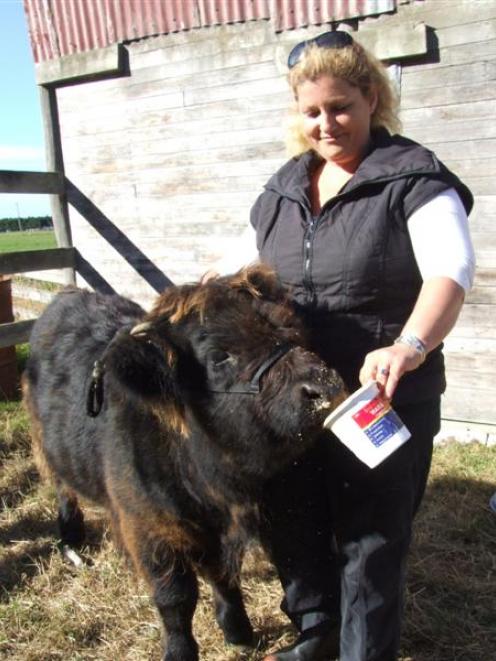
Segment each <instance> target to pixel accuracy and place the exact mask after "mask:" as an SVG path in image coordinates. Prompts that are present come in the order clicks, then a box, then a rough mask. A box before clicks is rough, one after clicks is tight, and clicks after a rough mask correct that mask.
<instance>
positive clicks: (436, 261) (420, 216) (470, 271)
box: [407, 188, 475, 292]
mask: <svg viewBox="0 0 496 661" xmlns="http://www.w3.org/2000/svg"><path fill="white" fill-rule="evenodd" d="M407 227H408V232H409V234H410V239H411V241H412V246H413V252H414V253H415V259H416V260H417V264H418V267H419V270H420V273H421V275H422V278H423V280H424V282H425V280H428V279H429V278H433V277H439V276H444V277H447V278H451V279H452V280H454V281H455V282H457V283H458V284H459V285H460V286H461V287H463V289H464V290H465V292H468V291H469V290H470V288H471V287H472V285H473V282H474V273H475V253H474V248H473V245H472V241H471V239H470V232H469V228H468V218H467V214H466V212H465V207H464V206H463V204H462V201H461V199H460V196H459V195H458V193H457V192H456V190H455V189H454V188H449V189H448V190H446V191H444V192H442V193H439V195H436V197H434V198H432V199H431V200H429V202H426V203H425V204H424V205H422V206H421V207H420V208H419V209H417V210H416V211H414V212H413V213H412V215H411V216H410V217H409V218H408V220H407Z"/></svg>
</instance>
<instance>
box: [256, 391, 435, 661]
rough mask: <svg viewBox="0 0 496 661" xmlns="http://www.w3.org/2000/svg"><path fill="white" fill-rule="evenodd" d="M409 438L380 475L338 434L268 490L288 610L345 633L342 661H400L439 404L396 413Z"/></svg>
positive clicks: (301, 625)
mask: <svg viewBox="0 0 496 661" xmlns="http://www.w3.org/2000/svg"><path fill="white" fill-rule="evenodd" d="M396 411H397V413H398V414H399V416H400V417H401V419H402V420H403V422H404V423H405V424H406V425H407V427H408V428H409V430H410V432H411V435H412V436H411V438H410V439H409V440H408V441H407V442H406V443H405V444H404V445H402V446H401V447H400V448H399V449H398V450H397V451H396V452H394V453H393V454H392V455H391V456H390V457H388V459H386V460H385V461H384V462H383V463H382V464H380V465H379V466H377V467H376V468H374V469H369V468H368V467H367V466H365V464H363V463H362V462H360V461H359V460H358V459H357V458H356V457H355V456H354V455H353V454H352V453H351V452H350V451H349V450H348V449H347V448H346V447H345V446H344V445H343V444H342V443H340V442H339V441H338V440H337V439H336V438H335V437H334V436H333V435H332V434H329V433H327V432H326V433H325V434H323V435H322V437H321V438H320V439H319V440H318V442H317V443H316V445H315V446H314V447H313V448H312V449H311V450H310V451H309V452H307V453H306V454H305V455H304V456H303V457H302V458H301V459H300V460H298V461H297V462H296V463H295V464H294V465H292V466H291V467H290V468H289V470H285V471H284V473H282V474H279V475H278V476H277V477H276V478H274V479H273V480H272V481H271V483H270V484H269V485H268V488H267V491H266V498H265V508H266V528H265V537H266V543H267V545H268V546H269V548H270V550H271V553H272V559H273V561H274V564H275V566H276V568H277V571H278V573H279V577H280V580H281V583H282V586H283V588H284V595H285V596H284V600H283V602H282V605H281V606H282V609H283V610H284V612H285V613H286V614H287V615H288V616H289V618H290V619H291V620H292V621H293V623H294V624H295V626H296V627H297V628H298V629H299V630H300V631H304V630H307V629H310V628H313V627H314V626H316V625H318V626H319V627H326V626H327V625H328V626H329V627H334V626H340V631H341V634H340V640H341V642H340V646H341V650H340V661H395V659H396V658H397V654H398V648H399V638H400V628H401V619H402V610H403V593H404V584H405V563H406V556H407V553H408V549H409V546H410V541H411V536H412V522H413V518H414V516H415V513H416V511H417V509H418V507H419V505H420V502H421V499H422V496H423V493H424V490H425V485H426V482H427V476H428V473H429V468H430V463H431V456H432V444H433V438H434V436H435V435H436V433H437V432H438V431H439V424H440V400H439V398H437V399H435V400H429V401H427V402H422V403H419V404H412V405H406V406H401V407H396Z"/></svg>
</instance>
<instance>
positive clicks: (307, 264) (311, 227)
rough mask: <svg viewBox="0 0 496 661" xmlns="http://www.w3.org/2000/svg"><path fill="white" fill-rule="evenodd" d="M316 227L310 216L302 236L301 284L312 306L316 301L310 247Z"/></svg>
mask: <svg viewBox="0 0 496 661" xmlns="http://www.w3.org/2000/svg"><path fill="white" fill-rule="evenodd" d="M316 226H317V222H316V218H315V217H314V216H311V217H310V220H309V223H308V226H307V229H306V230H305V234H304V236H303V284H304V286H305V288H306V290H307V293H308V299H309V302H310V303H311V304H312V305H313V304H314V303H315V301H316V298H315V290H314V288H313V282H312V247H313V238H314V235H315V229H316Z"/></svg>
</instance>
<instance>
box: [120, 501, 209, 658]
mask: <svg viewBox="0 0 496 661" xmlns="http://www.w3.org/2000/svg"><path fill="white" fill-rule="evenodd" d="M116 519H117V520H118V521H119V528H120V537H121V539H122V542H123V544H124V546H125V549H126V551H127V552H128V553H129V555H130V556H131V558H132V559H133V561H134V564H135V566H136V568H137V569H138V570H139V571H140V573H141V574H142V575H143V576H144V577H145V579H146V580H147V582H148V584H149V585H150V587H151V591H152V595H153V600H154V602H155V606H156V608H157V610H158V612H159V614H160V617H161V619H162V623H163V626H164V630H165V634H166V644H165V649H164V656H163V661H198V659H199V656H198V645H197V643H196V641H195V639H194V637H193V629H192V623H193V615H194V612H195V608H196V604H197V601H198V582H197V579H196V574H195V573H194V571H193V569H192V568H191V566H190V564H189V562H188V560H187V558H186V557H185V556H184V555H182V554H181V553H180V552H177V551H175V549H174V548H173V547H172V546H171V545H170V544H169V543H168V542H167V541H166V538H165V535H163V534H160V533H161V532H162V531H159V530H157V528H155V527H154V522H152V521H150V520H149V521H146V520H145V519H144V517H143V518H140V519H139V520H137V519H134V518H130V517H129V516H127V515H126V514H124V513H123V512H122V511H121V512H119V513H118V516H117V517H116Z"/></svg>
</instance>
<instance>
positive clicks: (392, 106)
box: [286, 41, 401, 156]
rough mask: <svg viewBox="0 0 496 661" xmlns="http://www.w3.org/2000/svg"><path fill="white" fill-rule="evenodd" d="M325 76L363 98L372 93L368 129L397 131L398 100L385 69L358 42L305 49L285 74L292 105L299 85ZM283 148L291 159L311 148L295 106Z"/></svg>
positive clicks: (398, 129)
mask: <svg viewBox="0 0 496 661" xmlns="http://www.w3.org/2000/svg"><path fill="white" fill-rule="evenodd" d="M325 75H329V76H334V77H336V78H340V79H342V80H344V81H346V82H347V83H349V84H350V85H353V86H354V87H358V88H359V89H360V91H361V92H362V94H363V95H364V96H365V97H367V96H369V94H370V93H371V91H375V93H376V94H377V106H376V108H375V110H374V112H373V113H372V117H371V128H373V129H374V128H381V127H382V128H385V129H386V130H387V131H389V132H390V133H397V132H399V131H400V130H401V122H400V120H399V117H398V109H399V99H398V95H397V93H396V91H395V89H394V87H393V84H392V82H391V80H390V78H389V76H388V73H387V71H386V68H385V66H384V65H383V64H382V62H381V61H380V60H378V59H377V58H376V57H374V55H372V54H371V53H369V52H368V51H367V50H365V48H364V47H363V46H361V45H360V44H359V43H358V42H356V41H354V42H353V43H352V44H351V45H350V46H345V47H343V48H322V47H320V46H316V45H315V44H312V45H309V46H308V47H307V48H306V49H305V51H304V54H303V56H302V58H301V59H300V61H299V62H298V63H297V64H296V65H295V66H294V67H293V68H292V69H290V71H289V74H288V82H289V85H290V87H291V89H292V91H293V95H294V98H295V101H296V100H297V99H298V87H299V85H301V84H302V83H303V82H305V81H306V80H311V81H315V80H317V78H319V77H320V76H325ZM286 147H287V150H288V152H289V154H290V155H291V156H298V155H299V154H302V153H304V152H306V151H308V150H309V149H310V148H311V147H310V145H309V143H308V142H307V140H306V138H305V136H304V133H303V130H302V126H301V116H300V115H299V113H298V111H297V107H296V104H295V106H294V107H293V108H292V113H291V117H290V120H289V123H288V127H287V132H286Z"/></svg>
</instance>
